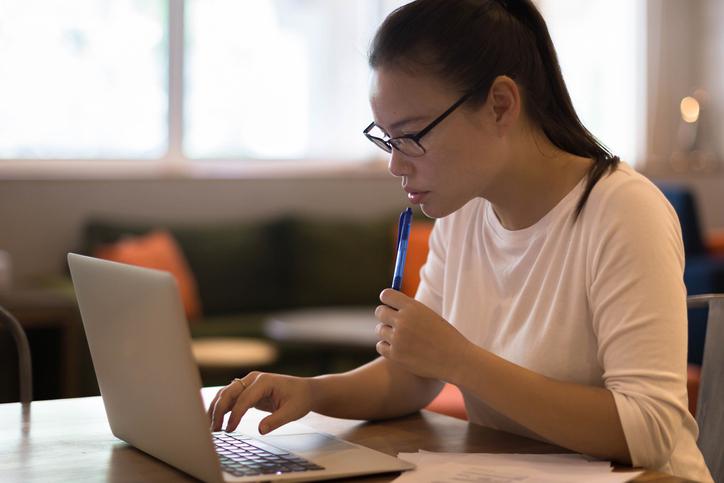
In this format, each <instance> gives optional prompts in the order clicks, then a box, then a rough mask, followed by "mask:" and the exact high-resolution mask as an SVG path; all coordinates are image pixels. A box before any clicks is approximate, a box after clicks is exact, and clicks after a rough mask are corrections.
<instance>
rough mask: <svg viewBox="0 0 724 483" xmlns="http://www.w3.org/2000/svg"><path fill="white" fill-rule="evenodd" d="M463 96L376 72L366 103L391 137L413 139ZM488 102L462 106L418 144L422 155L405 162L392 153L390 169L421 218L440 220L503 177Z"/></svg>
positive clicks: (399, 74) (392, 72)
mask: <svg viewBox="0 0 724 483" xmlns="http://www.w3.org/2000/svg"><path fill="white" fill-rule="evenodd" d="M461 95H462V94H461V93H459V92H457V91H454V90H452V89H450V88H449V87H448V86H447V85H445V84H444V83H442V82H441V81H438V80H437V79H436V78H434V77H431V76H424V75H414V74H411V73H408V72H405V71H403V70H400V69H388V68H382V67H380V68H378V69H377V70H376V71H375V72H374V73H373V76H372V83H371V91H370V104H371V107H372V112H373V115H374V121H375V123H376V124H377V125H378V126H379V127H380V128H381V129H382V130H383V131H384V132H385V133H386V134H387V135H388V136H389V137H396V136H400V135H403V134H416V133H418V132H419V131H421V130H422V129H424V128H425V127H426V126H427V125H428V124H429V123H430V122H431V121H433V120H434V119H435V118H437V117H438V116H439V115H440V114H442V113H443V112H445V111H446V110H447V109H448V108H449V107H450V106H451V105H452V104H453V103H455V102H456V101H457V100H458V99H459V98H460V97H461ZM488 104H489V103H488V102H486V104H484V105H482V106H480V107H478V108H475V110H470V108H468V107H466V106H465V105H463V106H460V107H459V108H458V109H456V110H455V111H453V112H452V113H451V114H450V115H449V116H448V117H446V118H445V119H444V120H443V121H442V122H441V123H440V124H438V125H436V126H435V127H434V128H433V129H432V130H431V131H430V132H429V133H427V134H426V135H425V136H424V137H423V138H422V139H421V140H420V144H421V145H422V146H423V147H424V148H425V154H423V155H422V156H420V157H409V156H405V155H404V154H402V153H400V152H399V151H397V150H395V149H393V150H392V153H391V154H390V161H389V170H390V172H391V173H392V174H393V175H394V176H398V177H400V178H402V188H403V189H404V190H405V191H406V192H407V193H408V199H409V200H410V202H411V203H413V204H419V205H420V208H421V209H422V211H423V213H425V214H426V215H427V216H429V217H432V218H440V217H444V216H447V215H449V214H451V213H452V212H454V211H456V210H458V209H459V208H461V207H462V206H463V205H465V204H466V203H467V202H468V201H470V200H471V199H473V198H475V197H479V196H483V195H484V194H485V193H486V191H487V189H488V187H489V186H492V183H494V182H495V180H496V179H498V178H499V176H500V175H501V172H502V169H503V167H504V162H503V161H502V159H504V156H502V154H503V151H502V150H503V147H504V146H503V144H502V142H501V139H500V136H499V135H498V130H497V127H496V123H495V113H494V110H493V109H492V107H491V106H489V105H488Z"/></svg>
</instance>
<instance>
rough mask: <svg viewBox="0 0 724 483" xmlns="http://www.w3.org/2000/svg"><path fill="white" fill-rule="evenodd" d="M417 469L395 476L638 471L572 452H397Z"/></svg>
mask: <svg viewBox="0 0 724 483" xmlns="http://www.w3.org/2000/svg"><path fill="white" fill-rule="evenodd" d="M398 457H399V458H401V459H404V460H406V461H409V462H411V463H415V464H416V465H417V469H415V470H413V471H408V472H406V473H404V474H403V475H401V476H400V477H399V478H397V479H396V480H395V481H396V482H399V483H405V482H415V483H417V482H430V483H438V482H459V483H466V482H480V483H518V482H525V483H532V482H539V483H566V482H580V481H587V482H592V483H623V482H625V481H628V480H631V479H633V478H635V477H636V476H638V475H639V474H641V473H642V472H641V471H630V472H615V473H614V472H612V471H611V470H612V468H611V464H610V462H608V461H597V460H591V459H588V458H586V457H584V456H582V455H576V454H552V455H536V454H493V453H430V452H426V451H421V452H418V453H400V454H398Z"/></svg>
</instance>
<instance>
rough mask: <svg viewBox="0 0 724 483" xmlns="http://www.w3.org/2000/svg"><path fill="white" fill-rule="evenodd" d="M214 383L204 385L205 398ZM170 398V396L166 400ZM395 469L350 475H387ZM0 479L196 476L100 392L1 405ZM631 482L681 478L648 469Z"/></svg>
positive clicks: (335, 430) (354, 435) (437, 426)
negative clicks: (163, 455)
mask: <svg viewBox="0 0 724 483" xmlns="http://www.w3.org/2000/svg"><path fill="white" fill-rule="evenodd" d="M215 393H216V389H215V388H205V389H204V390H203V396H204V399H205V400H206V401H207V402H208V401H210V400H211V397H212V396H213V395H214V394H215ZM170 402H171V403H172V401H170ZM301 422H303V423H305V424H307V425H309V426H313V427H314V428H315V429H317V430H319V431H323V432H327V433H331V434H334V435H336V436H339V437H341V438H343V439H346V440H348V441H352V442H354V443H358V444H362V445H365V446H368V447H370V448H374V449H376V450H379V451H382V452H384V453H387V454H391V455H396V454H397V453H398V452H415V451H417V450H419V449H426V450H429V451H448V452H488V453H490V452H499V453H553V452H555V453H560V452H565V451H564V450H562V449H561V448H558V447H555V446H552V445H549V444H546V443H542V442H539V441H534V440H530V439H526V438H522V437H518V436H514V435H511V434H508V433H504V432H500V431H495V430H492V429H487V428H483V427H481V426H476V425H472V424H468V423H466V422H464V421H461V420H458V419H455V418H451V417H448V416H443V415H441V414H437V413H432V412H428V411H422V412H421V413H418V414H415V415H412V416H408V417H405V418H399V419H395V420H389V421H385V422H364V421H352V420H343V419H335V418H329V417H326V416H321V415H319V414H314V413H312V414H309V415H307V416H306V417H304V418H303V419H302V420H301ZM397 476H398V474H387V475H378V476H373V477H362V478H354V479H350V480H348V481H354V482H362V481H364V482H372V481H374V482H383V481H391V480H392V479H394V478H395V477H397ZM0 481H3V482H53V481H63V482H66V481H82V482H84V483H90V482H94V481H112V482H126V481H144V482H167V481H171V482H175V481H194V480H193V479H192V478H191V477H189V476H187V475H185V474H184V473H181V472H180V471H178V470H176V469H174V468H173V467H171V466H168V465H166V464H165V463H162V462H161V461H158V460H156V459H154V458H151V457H149V456H147V455H145V454H144V453H141V452H140V451H138V450H136V449H134V448H132V447H131V446H129V445H127V444H126V443H124V442H123V441H120V440H118V439H116V438H115V437H114V436H113V435H112V434H111V432H110V428H109V426H108V423H107V421H106V417H105V412H104V409H103V402H102V400H101V398H100V397H89V398H78V399H58V400H52V401H39V402H34V403H32V405H31V406H30V408H29V409H28V408H23V407H22V406H21V405H20V403H10V404H0ZM634 481H637V482H639V481H641V482H642V481H657V482H680V481H684V480H681V479H679V478H674V477H671V476H667V475H665V474H662V473H657V472H653V471H647V472H646V473H644V474H643V475H641V476H640V477H639V478H637V479H636V480H634Z"/></svg>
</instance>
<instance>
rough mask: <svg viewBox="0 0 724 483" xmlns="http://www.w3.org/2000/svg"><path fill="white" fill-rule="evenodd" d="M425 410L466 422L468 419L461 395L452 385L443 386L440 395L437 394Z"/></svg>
mask: <svg viewBox="0 0 724 483" xmlns="http://www.w3.org/2000/svg"><path fill="white" fill-rule="evenodd" d="M425 409H427V410H428V411H434V412H436V413H440V414H446V415H448V416H452V417H454V418H458V419H464V420H466V421H467V419H468V412H467V410H466V409H465V400H464V399H463V394H462V393H461V392H460V389H458V387H457V386H455V385H453V384H445V386H443V388H442V391H440V394H438V395H437V397H436V398H435V399H433V400H432V402H431V403H430V404H428V405H427V407H426V408H425Z"/></svg>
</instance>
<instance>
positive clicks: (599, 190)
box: [586, 162, 673, 216]
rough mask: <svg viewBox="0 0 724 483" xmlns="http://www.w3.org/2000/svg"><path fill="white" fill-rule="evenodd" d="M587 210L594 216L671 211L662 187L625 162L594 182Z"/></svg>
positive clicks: (664, 212)
mask: <svg viewBox="0 0 724 483" xmlns="http://www.w3.org/2000/svg"><path fill="white" fill-rule="evenodd" d="M589 205H590V206H589ZM588 208H590V210H588ZM586 210H588V211H590V212H593V213H592V214H593V215H595V216H606V215H622V216H625V215H626V214H640V213H641V212H647V211H649V212H650V210H654V211H655V212H661V213H662V214H672V213H673V209H672V208H671V206H670V205H669V203H668V201H667V199H666V197H665V196H664V195H663V193H662V192H661V190H660V189H659V188H658V187H657V186H656V185H655V184H654V183H653V182H652V181H651V180H650V179H648V178H647V177H646V176H644V175H643V174H641V173H639V172H638V171H636V170H635V169H634V168H632V167H631V166H630V165H629V164H627V163H625V162H621V163H619V164H618V166H617V167H616V169H614V170H613V171H611V172H609V173H607V174H604V175H603V177H602V178H601V179H600V180H599V181H598V183H596V185H595V186H594V187H593V190H592V191H591V195H590V197H589V199H588V202H587V203H586Z"/></svg>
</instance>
